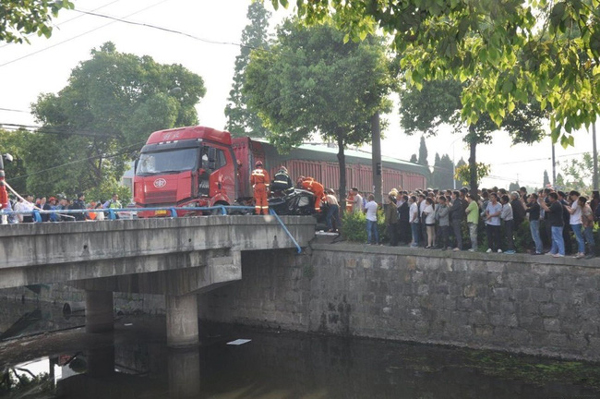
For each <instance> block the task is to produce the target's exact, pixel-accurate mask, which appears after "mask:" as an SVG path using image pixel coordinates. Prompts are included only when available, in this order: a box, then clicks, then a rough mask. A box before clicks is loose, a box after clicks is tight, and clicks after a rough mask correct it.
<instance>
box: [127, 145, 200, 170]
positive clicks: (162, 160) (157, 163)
mask: <svg viewBox="0 0 600 399" xmlns="http://www.w3.org/2000/svg"><path fill="white" fill-rule="evenodd" d="M197 162H198V148H184V149H180V150H172V151H160V152H149V153H143V154H142V155H141V156H140V160H139V162H138V165H137V169H136V171H135V173H136V174H137V175H156V174H161V173H177V172H183V171H185V170H192V169H194V168H195V167H196V164H197Z"/></svg>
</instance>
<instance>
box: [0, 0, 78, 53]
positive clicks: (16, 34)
mask: <svg viewBox="0 0 600 399" xmlns="http://www.w3.org/2000/svg"><path fill="white" fill-rule="evenodd" d="M70 8H73V3H72V2H70V1H68V0H52V1H50V0H2V1H1V2H0V42H7V43H11V42H15V43H23V42H27V43H29V40H28V39H27V37H26V35H28V34H30V33H35V34H37V35H38V36H45V37H50V36H51V35H52V17H56V16H58V12H59V11H60V10H61V9H70Z"/></svg>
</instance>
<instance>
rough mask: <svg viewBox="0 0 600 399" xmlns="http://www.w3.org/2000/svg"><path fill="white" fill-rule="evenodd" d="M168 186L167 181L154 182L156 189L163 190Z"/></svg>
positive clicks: (158, 180)
mask: <svg viewBox="0 0 600 399" xmlns="http://www.w3.org/2000/svg"><path fill="white" fill-rule="evenodd" d="M166 185H167V181H166V180H165V179H156V180H154V187H156V188H163V187H164V186H166Z"/></svg>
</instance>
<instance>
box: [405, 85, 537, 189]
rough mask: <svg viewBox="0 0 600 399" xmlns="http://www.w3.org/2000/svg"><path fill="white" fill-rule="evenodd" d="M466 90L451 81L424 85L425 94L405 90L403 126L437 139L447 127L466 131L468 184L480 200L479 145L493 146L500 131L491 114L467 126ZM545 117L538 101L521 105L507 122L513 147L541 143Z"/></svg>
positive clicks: (413, 89) (422, 90)
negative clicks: (463, 99)
mask: <svg viewBox="0 0 600 399" xmlns="http://www.w3.org/2000/svg"><path fill="white" fill-rule="evenodd" d="M463 90H464V85H463V84H462V83H460V82H458V81H448V80H442V81H426V82H423V86H422V88H421V90H418V89H416V88H414V87H411V86H408V87H405V88H404V90H402V91H401V92H400V100H401V101H400V116H401V121H400V123H401V125H402V127H403V128H404V131H405V132H406V134H409V135H410V134H414V133H415V132H423V133H425V134H427V135H436V134H437V131H438V129H439V127H440V126H441V125H443V124H450V125H452V126H453V127H454V130H455V131H457V132H459V131H464V130H465V129H466V130H467V134H466V136H465V138H464V141H465V142H466V143H467V144H468V146H469V150H470V154H469V159H468V162H469V169H470V171H471V178H470V179H469V180H468V182H469V186H470V188H471V195H473V196H474V197H476V196H477V188H478V184H479V181H480V179H481V177H480V176H481V173H480V171H479V170H480V168H479V167H478V166H477V165H478V162H477V145H478V144H488V143H490V142H491V140H492V133H493V132H494V131H496V130H498V127H497V125H496V123H495V122H494V121H493V120H492V118H491V116H490V115H489V114H483V115H482V116H481V117H480V118H479V119H478V120H477V121H475V122H474V123H472V124H471V125H468V126H467V125H465V124H464V122H463V119H462V118H461V110H462V108H463V105H462V102H461V93H462V92H463ZM544 115H545V113H544V112H542V111H541V110H540V108H539V105H538V104H537V103H535V101H534V102H532V104H527V105H519V107H518V108H516V109H513V111H512V112H511V113H510V114H509V115H507V117H506V118H505V119H504V121H503V129H504V130H505V131H506V132H508V134H509V135H510V137H511V139H512V142H513V144H519V143H533V142H536V141H539V140H540V139H541V138H542V137H543V135H544V132H543V130H542V127H541V121H542V119H543V117H544Z"/></svg>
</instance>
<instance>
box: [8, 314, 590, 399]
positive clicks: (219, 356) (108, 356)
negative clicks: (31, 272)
mask: <svg viewBox="0 0 600 399" xmlns="http://www.w3.org/2000/svg"><path fill="white" fill-rule="evenodd" d="M0 305H2V306H6V305H7V304H5V303H3V304H0ZM9 305H10V306H12V307H13V310H15V309H19V308H20V307H21V306H22V307H21V308H20V309H21V310H22V311H25V310H27V311H31V310H30V309H26V307H25V306H23V305H20V304H16V303H11V304H9ZM28 306H29V307H31V305H28ZM8 313H9V312H3V313H2V314H3V315H4V317H15V315H18V314H19V312H18V311H14V312H12V313H11V314H12V316H7V314H8ZM53 314H54V321H52V322H49V321H46V322H45V323H41V326H42V327H41V328H42V329H43V328H47V327H48V326H51V327H57V328H58V327H60V326H61V325H63V322H66V324H65V326H67V327H68V326H72V325H73V318H70V319H69V320H60V319H61V312H60V311H57V312H54V313H53ZM17 319H18V318H17ZM57 319H58V320H57ZM15 321H16V320H15ZM164 324H165V320H164V318H162V317H149V316H143V317H140V316H138V317H133V316H123V317H121V318H120V319H118V320H117V322H116V330H115V332H114V334H98V335H88V334H85V333H84V332H83V330H81V329H72V330H68V331H64V332H60V333H53V334H46V335H38V336H35V337H32V338H21V339H18V340H12V341H8V342H6V341H5V342H2V343H0V370H3V373H2V374H3V376H4V377H6V376H7V375H9V376H10V380H11V381H12V383H11V384H8V379H6V378H5V379H4V380H3V382H2V384H1V385H0V397H1V398H109V399H117V398H128V399H131V398H168V397H171V398H184V397H189V398H211V399H217V398H227V399H234V398H235V399H238V398H256V399H259V398H260V399H263V398H290V399H292V398H323V399H325V398H340V399H342V398H343V399H353V398H356V399H359V398H369V399H371V398H423V399H434V398H436V399H437V398H440V399H442V398H444V399H446V398H457V399H465V398H478V399H479V398H491V399H495V398H511V399H512V398H533V399H535V398H544V399H546V398H598V397H600V388H598V387H600V365H597V364H586V363H581V362H566V361H563V362H561V361H549V360H543V359H540V358H536V357H524V356H511V355H506V354H500V353H496V352H485V351H469V350H461V349H454V348H446V347H439V346H427V345H416V344H404V343H394V342H386V341H378V340H364V339H353V340H349V339H340V338H327V337H320V336H313V335H304V334H291V333H285V332H276V331H259V330H253V329H244V328H234V327H231V326H218V325H203V326H202V327H201V328H202V332H203V338H202V343H201V345H200V346H199V347H198V348H195V349H193V350H187V351H173V350H169V349H167V348H166V346H165V342H166V337H165V327H164ZM7 325H8V323H7V322H6V320H3V321H2V322H1V323H0V326H3V328H5V329H6V326H7ZM36 328H38V329H39V328H40V327H39V326H38V327H36ZM36 328H33V327H32V328H30V329H26V330H24V331H23V333H28V334H31V333H33V332H34V330H35V329H36ZM236 339H249V340H250V341H249V342H247V343H244V344H241V345H228V343H230V342H232V341H234V340H236ZM17 375H18V376H21V381H19V378H18V377H16V376H17ZM28 380H29V381H28ZM31 380H33V381H31ZM9 385H10V387H9Z"/></svg>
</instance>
